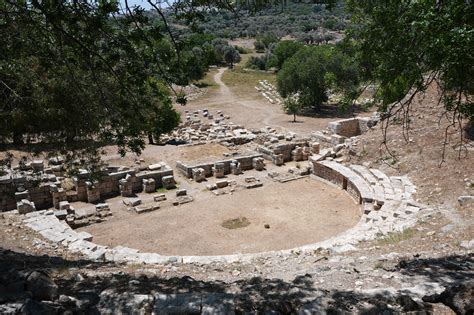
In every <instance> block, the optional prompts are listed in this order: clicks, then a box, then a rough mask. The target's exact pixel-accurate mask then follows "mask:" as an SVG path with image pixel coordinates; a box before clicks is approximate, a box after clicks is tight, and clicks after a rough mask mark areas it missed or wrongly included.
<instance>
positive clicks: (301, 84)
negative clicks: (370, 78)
mask: <svg viewBox="0 0 474 315" xmlns="http://www.w3.org/2000/svg"><path fill="white" fill-rule="evenodd" d="M358 81H359V78H358V72H357V66H356V65H354V64H353V62H352V61H351V59H350V58H349V57H348V56H346V55H344V54H343V53H342V52H341V51H340V50H338V49H337V48H336V47H333V46H310V47H304V48H302V49H300V50H299V51H298V52H297V53H296V54H294V55H293V56H292V57H291V58H290V59H288V60H287V61H286V62H285V63H284V64H283V67H282V69H281V70H280V71H279V72H278V75H277V88H278V91H279V93H280V94H281V95H282V96H283V97H287V96H289V95H292V94H298V95H299V97H298V102H299V104H300V106H301V107H313V108H314V109H316V110H319V109H320V106H321V104H322V103H324V102H326V101H327V100H328V90H329V89H333V90H335V91H338V92H340V93H343V94H344V93H346V92H349V91H353V90H354V89H355V88H356V87H357V86H358Z"/></svg>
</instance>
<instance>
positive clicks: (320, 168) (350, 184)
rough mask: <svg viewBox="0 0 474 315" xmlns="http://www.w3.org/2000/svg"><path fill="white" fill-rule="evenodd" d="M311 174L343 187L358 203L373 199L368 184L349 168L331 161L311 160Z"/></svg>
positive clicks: (369, 201)
mask: <svg viewBox="0 0 474 315" xmlns="http://www.w3.org/2000/svg"><path fill="white" fill-rule="evenodd" d="M313 174H314V175H316V176H319V177H321V178H323V179H325V180H327V181H329V182H331V183H333V184H335V185H336V186H338V187H340V188H342V189H344V190H346V191H347V193H348V194H349V195H350V196H351V197H352V198H354V200H355V201H356V202H358V203H359V204H361V203H363V202H368V203H371V202H373V201H374V196H373V191H372V189H371V188H370V187H369V186H368V184H367V183H366V182H365V181H364V180H363V179H362V178H361V177H360V176H358V175H357V174H356V173H354V172H353V171H352V170H350V169H349V168H347V167H345V166H343V165H341V164H339V163H336V162H333V161H313Z"/></svg>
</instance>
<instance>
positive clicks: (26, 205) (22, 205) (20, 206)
mask: <svg viewBox="0 0 474 315" xmlns="http://www.w3.org/2000/svg"><path fill="white" fill-rule="evenodd" d="M16 208H17V210H18V213H20V214H26V213H30V212H33V211H36V207H35V203H34V202H32V201H29V200H28V199H23V200H21V201H20V202H17V204H16Z"/></svg>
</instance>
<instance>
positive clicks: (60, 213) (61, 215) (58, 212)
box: [54, 210, 68, 220]
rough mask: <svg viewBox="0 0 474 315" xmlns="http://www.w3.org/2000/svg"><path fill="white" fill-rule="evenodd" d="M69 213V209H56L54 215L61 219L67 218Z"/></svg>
mask: <svg viewBox="0 0 474 315" xmlns="http://www.w3.org/2000/svg"><path fill="white" fill-rule="evenodd" d="M67 215H68V213H67V210H56V211H54V216H55V217H56V218H58V219H59V220H66V217H67Z"/></svg>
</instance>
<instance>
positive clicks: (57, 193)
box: [51, 186, 67, 209]
mask: <svg viewBox="0 0 474 315" xmlns="http://www.w3.org/2000/svg"><path fill="white" fill-rule="evenodd" d="M51 187H54V188H53V192H52V193H51V194H52V197H53V206H54V207H55V208H56V209H59V205H60V203H61V201H67V194H66V191H65V190H64V189H63V188H58V187H57V186H51Z"/></svg>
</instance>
